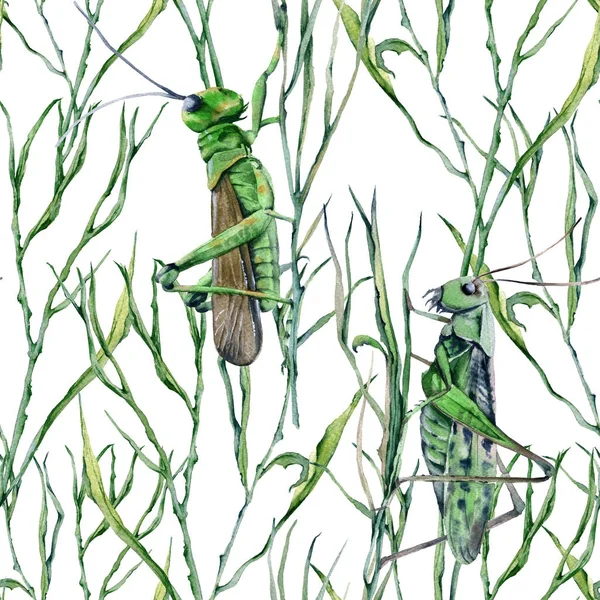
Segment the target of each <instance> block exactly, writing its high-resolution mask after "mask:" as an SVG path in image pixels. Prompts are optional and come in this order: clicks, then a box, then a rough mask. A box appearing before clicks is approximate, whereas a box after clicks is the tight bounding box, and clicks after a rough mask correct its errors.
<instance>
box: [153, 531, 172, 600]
mask: <svg viewBox="0 0 600 600" xmlns="http://www.w3.org/2000/svg"><path fill="white" fill-rule="evenodd" d="M172 545H173V540H171V541H170V542H169V552H168V553H167V558H166V560H165V566H164V568H163V570H164V572H165V574H166V575H169V569H170V568H171V546H172ZM166 597H167V588H166V587H165V586H164V585H163V583H162V582H159V583H158V585H157V586H156V591H155V592H154V598H153V600H165V598H166Z"/></svg>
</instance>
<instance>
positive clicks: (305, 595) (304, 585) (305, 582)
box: [302, 534, 320, 600]
mask: <svg viewBox="0 0 600 600" xmlns="http://www.w3.org/2000/svg"><path fill="white" fill-rule="evenodd" d="M319 535H320V534H319ZM318 537H319V536H318V535H317V536H315V537H314V538H313V541H312V542H311V544H310V547H309V548H308V554H307V555H306V561H305V562H304V578H303V580H302V600H309V598H308V576H309V575H310V567H311V562H310V561H311V559H312V555H313V551H314V549H315V544H316V543H317V538H318Z"/></svg>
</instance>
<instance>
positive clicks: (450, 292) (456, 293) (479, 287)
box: [425, 276, 489, 313]
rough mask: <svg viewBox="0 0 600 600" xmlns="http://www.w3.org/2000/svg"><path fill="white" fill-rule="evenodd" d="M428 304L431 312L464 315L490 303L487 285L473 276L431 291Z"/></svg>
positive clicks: (454, 280)
mask: <svg viewBox="0 0 600 600" xmlns="http://www.w3.org/2000/svg"><path fill="white" fill-rule="evenodd" d="M428 294H430V296H429V298H428V300H427V302H428V304H429V310H435V311H437V312H438V313H440V312H449V313H462V312H467V311H470V310H473V309H474V308H477V307H478V306H481V305H482V304H486V303H487V302H489V294H488V290H487V287H486V285H485V283H483V282H482V281H481V280H479V279H477V278H474V277H472V276H468V277H459V278H458V279H452V281H448V282H447V283H445V284H444V285H443V286H442V287H439V288H434V289H432V290H429V291H428V292H427V294H425V295H426V296H427V295H428Z"/></svg>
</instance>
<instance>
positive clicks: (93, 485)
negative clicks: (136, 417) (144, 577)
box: [80, 409, 181, 600]
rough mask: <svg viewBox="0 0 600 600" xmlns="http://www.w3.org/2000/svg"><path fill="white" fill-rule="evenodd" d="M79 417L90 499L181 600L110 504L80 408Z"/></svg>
mask: <svg viewBox="0 0 600 600" xmlns="http://www.w3.org/2000/svg"><path fill="white" fill-rule="evenodd" d="M80 417H81V437H82V439H83V462H84V466H85V472H86V475H87V480H88V483H89V488H88V491H89V494H90V497H91V498H92V500H93V501H94V502H95V503H96V505H97V506H98V508H99V509H100V511H101V512H102V514H103V515H104V518H105V519H106V520H107V522H108V524H109V525H110V528H111V529H112V530H113V531H114V533H115V534H116V535H117V537H118V538H119V539H121V540H122V541H123V542H124V543H125V544H127V546H129V548H131V549H132V550H133V551H134V552H135V553H136V554H137V555H138V556H139V557H140V558H141V559H142V560H143V561H144V562H145V563H146V565H148V567H149V568H150V569H151V571H152V572H153V573H154V574H155V575H156V576H157V577H158V579H159V580H160V582H161V583H162V584H163V585H164V586H165V588H166V590H167V591H168V593H169V596H170V598H172V600H181V597H180V596H179V594H178V593H177V592H176V591H175V589H174V588H173V586H172V584H171V582H170V581H169V577H168V576H167V574H166V573H165V572H164V571H163V569H162V568H161V567H160V566H159V565H158V564H157V563H156V562H155V561H154V560H153V558H152V557H151V556H150V554H148V551H147V550H146V548H144V546H143V545H142V544H141V543H140V542H139V541H138V539H137V538H136V537H135V536H134V535H133V533H131V531H129V529H127V527H125V525H124V523H123V521H122V520H121V517H120V516H119V514H118V513H117V511H116V510H115V508H114V506H113V505H112V504H111V502H110V500H109V499H108V496H107V495H106V492H105V491H104V484H103V483H102V474H101V472H100V465H99V464H98V460H97V459H96V455H95V454H94V451H93V450H92V446H91V443H90V438H89V435H88V431H87V427H86V424H85V418H84V416H83V409H80Z"/></svg>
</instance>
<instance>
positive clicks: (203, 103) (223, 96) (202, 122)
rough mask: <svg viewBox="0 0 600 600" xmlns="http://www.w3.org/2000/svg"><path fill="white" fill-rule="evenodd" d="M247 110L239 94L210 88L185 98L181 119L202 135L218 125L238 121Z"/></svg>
mask: <svg viewBox="0 0 600 600" xmlns="http://www.w3.org/2000/svg"><path fill="white" fill-rule="evenodd" d="M245 108H246V105H245V104H244V100H243V99H242V97H241V96H240V95H239V94H238V93H236V92H233V91H232V90H226V89H224V88H208V89H207V90H204V91H203V92H198V93H197V94H190V95H189V96H187V97H186V98H185V100H184V101H183V108H182V111H181V118H182V119H183V122H184V123H185V124H186V125H187V126H188V127H189V128H190V129H191V130H192V131H195V132H196V133H201V132H202V131H205V130H206V129H208V128H209V127H212V126H213V125H216V124H217V123H231V122H232V121H237V120H238V119H239V118H240V116H241V115H242V113H243V112H244V110H245Z"/></svg>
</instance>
